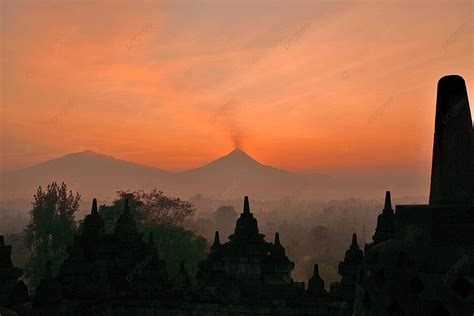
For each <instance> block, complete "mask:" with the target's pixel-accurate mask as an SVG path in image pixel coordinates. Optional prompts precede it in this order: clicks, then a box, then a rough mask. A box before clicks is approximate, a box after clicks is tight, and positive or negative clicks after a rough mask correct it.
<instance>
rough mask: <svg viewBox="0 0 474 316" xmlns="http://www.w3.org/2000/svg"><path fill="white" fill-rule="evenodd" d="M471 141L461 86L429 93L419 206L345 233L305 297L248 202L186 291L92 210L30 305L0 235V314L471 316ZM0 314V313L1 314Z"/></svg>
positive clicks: (126, 233) (124, 226) (150, 253)
mask: <svg viewBox="0 0 474 316" xmlns="http://www.w3.org/2000/svg"><path fill="white" fill-rule="evenodd" d="M473 179H474V132H473V127H472V119H471V114H470V109H469V103H468V100H467V91H466V87H465V84H464V81H463V79H462V78H461V77H459V76H448V77H444V78H442V79H441V80H440V81H439V84H438V99H437V106H436V123H435V137H434V149H433V166H432V179H431V194H430V202H429V204H428V205H399V206H397V207H396V209H395V212H394V210H393V208H392V201H391V194H390V192H386V195H385V205H384V208H383V210H382V213H381V214H380V215H379V216H378V218H377V227H376V229H375V233H374V235H373V237H372V239H373V242H372V243H370V244H367V245H366V246H365V255H364V253H363V251H362V250H361V249H360V247H359V245H358V242H357V236H356V234H353V236H352V242H351V244H350V246H349V249H348V250H347V251H346V253H345V256H344V260H343V261H341V262H340V264H339V267H338V268H339V273H340V274H341V276H342V279H341V281H340V282H334V283H333V284H331V286H330V291H329V292H327V291H326V289H325V287H324V281H323V279H322V278H321V276H320V275H319V267H318V265H315V266H314V275H313V276H312V277H311V278H310V279H309V281H308V286H307V288H306V289H305V286H304V283H298V282H294V281H293V279H292V277H291V272H292V271H293V269H294V263H293V262H292V261H291V260H290V259H289V258H288V257H287V255H286V251H285V248H284V246H283V244H284V239H283V238H282V239H280V235H279V234H278V233H276V234H275V237H274V241H273V242H267V241H266V240H265V236H264V235H263V234H261V233H260V231H259V228H258V223H257V220H256V218H255V217H254V215H253V214H252V212H251V209H250V203H249V199H248V197H245V198H244V207H243V212H242V213H241V214H240V217H239V218H238V219H237V222H236V225H235V230H234V233H233V234H232V235H230V236H229V238H228V241H227V242H222V241H221V239H220V236H219V232H216V234H215V238H214V243H213V244H212V246H211V247H210V251H209V254H208V256H207V258H206V259H205V260H203V261H202V262H201V263H200V264H199V271H198V274H197V283H196V284H192V283H191V281H190V277H189V275H188V274H187V272H186V269H185V266H184V264H183V263H181V266H180V270H179V272H178V274H177V276H176V277H175V278H173V280H169V278H168V275H167V272H166V264H165V262H164V261H163V260H161V259H160V256H159V253H158V251H157V247H156V245H155V244H154V241H153V236H152V235H149V236H148V238H147V240H146V241H145V240H144V238H143V236H142V235H141V234H140V233H139V232H138V230H137V227H136V223H135V220H134V219H133V217H132V215H131V213H130V209H129V205H128V201H126V202H125V205H124V210H123V213H122V214H121V215H120V217H119V219H118V220H117V222H116V225H115V228H114V231H113V233H111V234H106V233H105V231H104V221H103V220H102V218H101V216H100V214H99V212H98V211H97V201H96V200H95V199H94V201H93V204H92V210H91V212H90V214H89V215H87V216H86V218H85V220H84V224H83V227H82V232H81V233H80V234H79V235H77V236H75V239H74V242H73V244H72V245H71V246H70V247H69V248H68V256H67V258H66V259H65V260H64V262H63V263H62V265H61V267H60V270H59V273H58V275H52V273H51V268H50V264H49V263H48V264H47V266H46V267H45V269H46V271H47V273H46V277H45V278H44V279H43V280H41V282H40V284H39V286H38V288H37V289H36V294H35V296H34V298H30V297H29V296H28V291H27V289H26V286H25V284H24V283H23V282H22V281H18V278H19V277H20V276H21V275H22V271H21V270H20V269H18V268H14V267H13V265H12V262H11V258H10V256H11V247H10V246H6V245H5V244H4V240H3V236H0V305H1V306H5V307H7V308H9V309H10V311H11V310H15V311H16V312H18V314H20V315H32V316H33V315H145V314H146V315H171V314H172V315H256V314H258V315H341V316H343V315H344V316H345V315H352V314H353V312H354V314H355V315H374V316H375V315H433V316H434V315H452V316H457V315H461V316H462V315H466V316H472V315H473V314H474V233H473V232H474V183H473ZM5 311H6V309H3V310H0V312H2V313H6V312H5Z"/></svg>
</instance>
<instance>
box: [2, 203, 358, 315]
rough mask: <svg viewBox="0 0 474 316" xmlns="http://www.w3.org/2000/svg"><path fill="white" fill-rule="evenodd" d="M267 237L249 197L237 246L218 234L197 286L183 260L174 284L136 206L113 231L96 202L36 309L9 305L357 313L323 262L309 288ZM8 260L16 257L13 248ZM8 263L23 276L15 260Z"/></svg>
mask: <svg viewBox="0 0 474 316" xmlns="http://www.w3.org/2000/svg"><path fill="white" fill-rule="evenodd" d="M264 237H265V236H264V235H263V234H261V233H260V232H259V229H258V223H257V220H256V219H255V217H254V216H253V214H252V213H251V211H250V203H249V199H248V197H245V199H244V208H243V212H242V214H241V215H240V217H239V218H238V219H237V223H236V226H235V231H234V234H232V235H230V236H229V241H228V242H226V243H221V241H220V238H219V232H216V235H215V240H214V244H213V245H212V246H211V249H210V252H209V255H208V257H207V258H206V259H205V260H204V261H202V262H201V263H200V264H199V272H198V275H197V279H198V282H197V284H194V285H193V284H191V282H190V278H189V276H188V275H187V273H186V271H185V267H184V264H183V263H182V264H181V267H180V270H179V272H178V274H177V276H176V277H175V278H174V279H173V280H169V279H168V277H167V273H166V265H165V262H164V261H162V260H161V259H160V258H159V255H158V253H157V250H156V246H155V245H154V242H153V236H152V235H150V236H149V237H148V241H143V237H142V235H141V234H140V233H138V231H137V228H136V224H135V221H134V219H133V217H132V216H131V214H130V210H129V205H128V201H126V202H125V206H124V210H123V213H122V214H121V215H120V217H119V219H118V220H117V223H116V225H115V228H114V232H113V233H112V234H106V233H105V232H104V221H103V220H102V218H101V216H100V214H99V213H98V211H97V201H96V200H95V199H94V201H93V203H92V210H91V212H90V214H89V215H87V216H86V218H85V220H84V224H83V229H82V233H81V234H80V235H77V236H76V237H75V239H74V242H73V244H72V245H71V246H70V247H69V248H68V257H67V258H66V259H65V260H64V262H63V264H62V265H61V267H60V271H59V273H58V275H57V276H54V275H52V273H51V268H50V264H49V262H48V264H47V267H46V271H47V273H46V277H45V278H44V279H42V280H41V282H40V284H39V286H38V288H37V289H36V295H35V297H34V299H33V302H32V305H31V308H27V307H25V306H21V307H20V306H15V303H21V302H20V301H19V302H14V301H8V302H6V303H5V305H6V306H13V307H14V308H15V309H16V310H17V311H18V312H19V313H20V314H23V315H143V314H147V315H163V314H173V315H210V314H211V315H230V314H232V315H234V314H248V315H254V314H261V315H341V316H343V315H350V314H351V307H350V306H351V304H352V297H349V296H348V295H346V296H343V295H331V294H330V293H329V294H328V293H327V292H326V291H325V289H324V281H323V280H322V279H321V277H320V276H319V270H318V267H317V265H316V266H315V270H314V275H313V277H312V278H311V279H310V280H309V284H308V289H307V290H305V287H304V283H297V282H294V281H293V280H292V278H291V272H292V271H293V269H294V263H293V262H292V261H290V260H289V259H288V257H287V256H286V252H285V248H284V247H283V245H282V243H281V240H280V236H279V234H278V233H276V234H275V239H274V242H273V243H271V242H267V241H265V238H264ZM7 249H10V248H7ZM354 249H355V248H354V245H352V246H351V249H350V250H348V254H349V255H347V254H346V257H347V258H346V260H345V262H346V261H347V264H349V265H350V264H351V262H352V261H351V260H352V259H351V258H352V254H353V252H354V251H355V250H354ZM357 249H358V248H357ZM355 253H356V256H358V254H359V253H358V252H357V251H355ZM2 255H3V256H2V257H1V258H8V260H10V253H9V252H8V251H7V252H6V253H5V254H3V253H2ZM341 264H343V263H341ZM7 266H8V267H9V269H13V270H12V271H20V270H19V269H15V268H12V267H11V262H10V261H9V265H7ZM344 273H346V270H345V269H344ZM20 274H21V273H19V272H18V273H16V274H12V273H10V276H9V280H11V282H10V289H8V291H4V292H5V293H7V292H8V295H11V293H14V291H13V288H14V287H15V284H16V278H17V277H18V276H20ZM346 278H347V280H352V274H351V273H348V274H347V276H344V278H343V281H342V284H343V285H346V283H347V285H348V287H349V288H350V291H351V290H352V291H353V286H354V285H355V283H353V282H352V281H350V282H349V281H347V282H346V281H344V280H346ZM342 288H343V287H341V289H342ZM24 301H25V300H24Z"/></svg>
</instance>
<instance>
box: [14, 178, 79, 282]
mask: <svg viewBox="0 0 474 316" xmlns="http://www.w3.org/2000/svg"><path fill="white" fill-rule="evenodd" d="M80 199H81V196H80V195H79V194H78V193H76V194H73V192H72V191H69V192H68V190H67V187H66V184H64V183H62V184H61V185H58V184H57V183H56V182H53V183H51V184H50V185H48V186H47V188H46V191H44V190H43V188H42V187H41V186H40V187H39V188H38V190H37V191H36V194H35V196H34V201H33V202H32V205H33V208H32V210H31V211H30V222H29V224H28V225H27V226H26V228H25V230H24V232H23V242H24V244H25V246H26V248H27V249H28V250H29V251H30V252H31V257H30V258H29V260H28V262H27V263H26V266H25V272H26V276H27V278H28V281H29V284H30V286H31V288H33V289H36V286H37V285H38V284H39V281H40V280H41V279H42V278H43V277H44V276H45V272H46V262H47V261H48V260H50V261H51V268H52V271H53V272H56V271H57V270H58V268H59V265H60V264H61V262H62V261H63V260H64V258H65V257H66V255H67V251H66V250H67V247H68V246H69V245H70V244H71V243H72V241H73V238H74V233H75V230H76V225H75V222H74V213H75V212H76V211H77V210H78V209H79V201H80Z"/></svg>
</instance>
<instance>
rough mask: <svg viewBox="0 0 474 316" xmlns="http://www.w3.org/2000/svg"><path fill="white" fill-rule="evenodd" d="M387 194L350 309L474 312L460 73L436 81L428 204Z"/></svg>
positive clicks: (473, 135) (472, 188)
mask: <svg viewBox="0 0 474 316" xmlns="http://www.w3.org/2000/svg"><path fill="white" fill-rule="evenodd" d="M389 200H390V195H388V194H387V198H386V203H385V208H384V210H383V213H382V214H381V215H380V216H379V218H378V221H377V229H376V233H375V235H374V237H373V244H372V245H369V246H368V247H367V249H368V250H367V252H366V256H365V259H364V260H363V263H362V267H361V269H360V271H359V281H358V285H357V289H356V299H355V313H356V315H453V316H454V315H466V316H472V315H473V314H474V132H473V127H472V119H471V114H470V108H469V102H468V99H467V91H466V86H465V83H464V80H463V79H462V78H461V77H459V76H447V77H443V78H442V79H441V80H440V81H439V83H438V96H437V102H436V122H435V133H434V147H433V166H432V177H431V193H430V201H429V204H428V205H398V206H397V207H396V211H395V214H393V211H392V210H391V203H390V202H389Z"/></svg>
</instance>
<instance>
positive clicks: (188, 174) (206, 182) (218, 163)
mask: <svg viewBox="0 0 474 316" xmlns="http://www.w3.org/2000/svg"><path fill="white" fill-rule="evenodd" d="M177 179H178V182H179V183H186V184H187V185H185V186H183V187H186V189H187V191H189V192H195V193H201V194H205V195H210V196H215V197H216V198H232V197H236V196H242V195H246V194H247V195H248V194H251V195H252V196H254V197H255V198H282V197H284V196H290V195H295V194H300V193H301V192H300V191H302V190H305V189H309V187H310V186H312V187H313V186H314V185H316V184H322V183H324V182H327V181H332V179H331V178H330V177H329V176H327V175H323V174H313V175H311V176H307V175H300V174H296V173H292V172H288V171H285V170H281V169H277V168H274V167H271V166H267V165H264V164H261V163H260V162H258V161H256V160H255V159H253V158H252V157H250V156H249V155H248V154H247V153H245V152H244V151H242V150H241V149H240V148H236V149H234V150H233V151H232V152H230V153H229V154H227V155H225V156H223V157H221V158H219V159H216V160H214V161H212V162H210V163H208V164H206V165H204V166H202V167H199V168H196V169H192V170H189V171H184V172H181V173H180V174H178V175H177Z"/></svg>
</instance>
